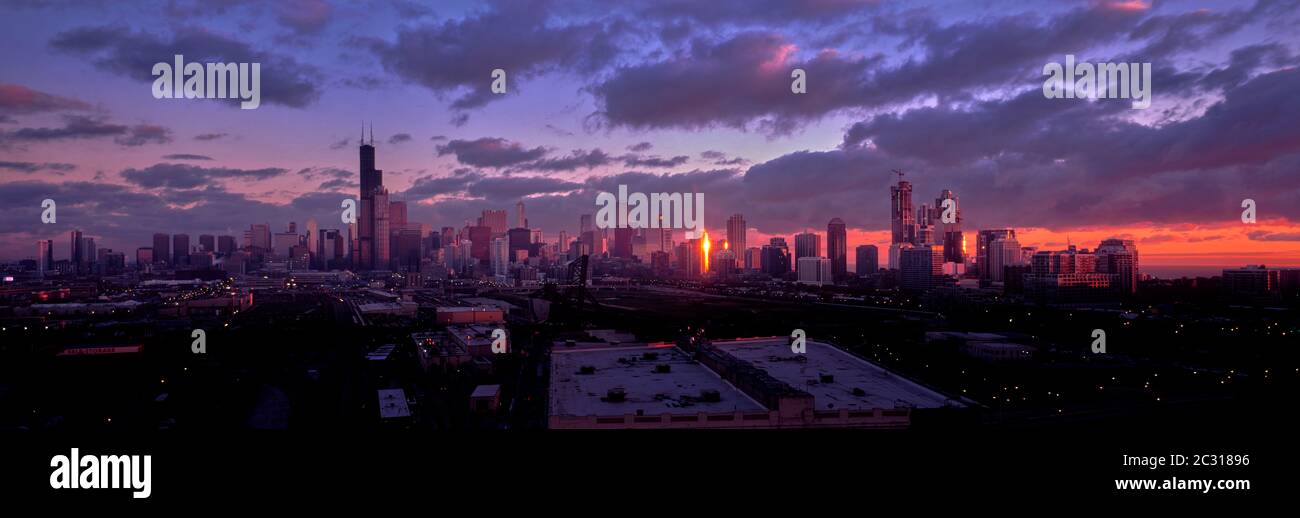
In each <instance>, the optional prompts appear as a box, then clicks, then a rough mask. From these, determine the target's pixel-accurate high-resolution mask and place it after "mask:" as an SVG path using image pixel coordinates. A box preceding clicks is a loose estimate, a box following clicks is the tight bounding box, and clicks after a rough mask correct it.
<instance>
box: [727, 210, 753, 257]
mask: <svg viewBox="0 0 1300 518" xmlns="http://www.w3.org/2000/svg"><path fill="white" fill-rule="evenodd" d="M745 229H746V227H745V216H742V215H740V214H732V215H731V217H730V218H727V243H729V244H730V246H731V249H732V250H735V251H736V252H737V253H743V252H744V251H745V250H747V249H748V248H749V247H748V246H746V245H745ZM746 267H748V265H746Z"/></svg>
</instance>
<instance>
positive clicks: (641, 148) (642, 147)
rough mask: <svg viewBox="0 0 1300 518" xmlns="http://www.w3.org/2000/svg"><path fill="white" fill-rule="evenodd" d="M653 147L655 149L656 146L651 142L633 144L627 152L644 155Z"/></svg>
mask: <svg viewBox="0 0 1300 518" xmlns="http://www.w3.org/2000/svg"><path fill="white" fill-rule="evenodd" d="M653 147H655V145H654V144H651V143H649V142H638V143H636V144H632V145H630V146H628V147H627V150H628V151H631V152H633V153H644V152H646V151H650V148H653Z"/></svg>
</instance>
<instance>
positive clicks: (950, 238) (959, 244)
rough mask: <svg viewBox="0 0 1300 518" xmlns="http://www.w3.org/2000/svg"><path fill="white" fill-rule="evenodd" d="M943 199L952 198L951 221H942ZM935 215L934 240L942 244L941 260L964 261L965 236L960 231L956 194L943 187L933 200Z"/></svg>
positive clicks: (959, 212) (959, 210) (959, 211)
mask: <svg viewBox="0 0 1300 518" xmlns="http://www.w3.org/2000/svg"><path fill="white" fill-rule="evenodd" d="M944 200H952V209H951V210H952V212H951V215H952V217H951V218H950V220H951V221H952V222H951V223H948V222H945V221H944V212H945V209H944V207H943V203H944ZM934 207H935V212H936V215H937V216H938V217H937V218H936V225H937V226H936V229H937V232H936V234H937V235H936V236H935V240H936V241H937V242H938V243H939V244H941V245H943V260H944V262H948V263H964V262H965V261H966V251H965V249H964V247H965V244H966V239H965V237H963V236H962V233H961V206H960V205H958V204H957V194H956V193H954V192H952V191H950V190H948V189H944V190H943V192H940V193H939V197H938V198H935V200H934Z"/></svg>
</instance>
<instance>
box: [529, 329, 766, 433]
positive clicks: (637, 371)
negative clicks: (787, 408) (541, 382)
mask: <svg viewBox="0 0 1300 518" xmlns="http://www.w3.org/2000/svg"><path fill="white" fill-rule="evenodd" d="M644 353H655V354H657V355H658V358H655V359H643V358H642V355H643V354H644ZM619 360H624V361H622V362H620V361H619ZM661 364H667V365H669V368H670V372H667V373H657V372H655V368H656V366H657V365H661ZM583 366H590V367H594V368H595V371H594V372H592V373H591V374H579V370H580V369H581V368H582V367H583ZM615 387H621V388H623V390H624V392H625V394H626V396H625V401H622V402H612V401H606V400H605V398H606V396H607V395H608V393H609V390H610V389H613V388H615ZM704 390H716V391H717V392H718V394H719V396H721V397H720V399H719V401H716V402H707V401H703V400H701V398H700V395H701V391H704ZM550 395H551V397H550V415H553V416H559V415H567V416H590V415H600V416H614V415H618V416H621V415H624V414H636V412H637V410H641V411H643V412H644V413H645V414H646V415H659V414H663V413H671V414H695V413H697V412H733V411H737V410H740V411H746V412H762V411H765V410H767V409H766V408H764V407H763V405H761V404H759V403H758V402H757V401H754V400H753V399H750V397H749V396H747V395H745V393H744V392H741V391H740V390H739V389H737V388H736V387H734V386H732V385H731V384H730V383H727V382H726V380H723V379H722V378H720V377H718V375H717V374H715V373H714V372H713V371H711V370H709V369H707V368H705V367H704V366H702V365H700V364H698V363H695V362H694V361H692V360H691V359H690V357H688V356H687V355H686V354H685V353H683V352H681V351H679V350H677V349H676V348H675V347H672V346H671V345H666V344H656V345H650V346H631V347H595V348H583V349H564V348H562V347H560V348H556V349H554V350H553V351H552V353H551V387H550Z"/></svg>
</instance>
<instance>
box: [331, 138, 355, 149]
mask: <svg viewBox="0 0 1300 518" xmlns="http://www.w3.org/2000/svg"><path fill="white" fill-rule="evenodd" d="M349 142H352V139H348V138H345V139H343V140H339V141H337V142H333V143H331V144H330V149H343V148H345V147H348V143H349Z"/></svg>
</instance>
